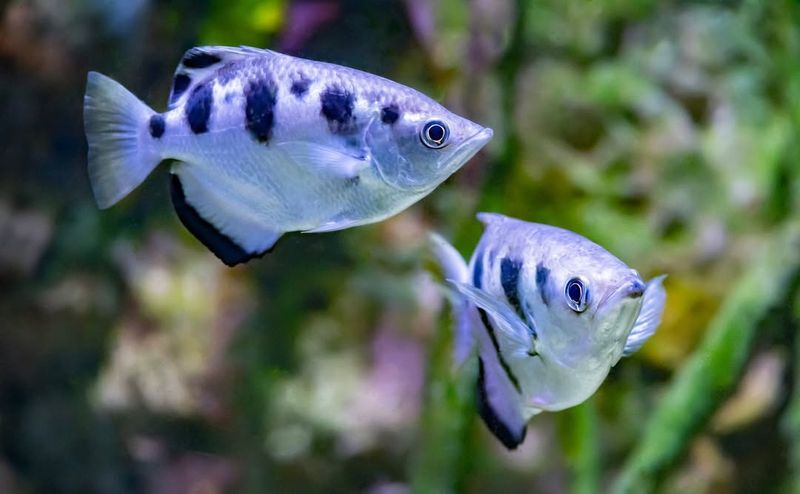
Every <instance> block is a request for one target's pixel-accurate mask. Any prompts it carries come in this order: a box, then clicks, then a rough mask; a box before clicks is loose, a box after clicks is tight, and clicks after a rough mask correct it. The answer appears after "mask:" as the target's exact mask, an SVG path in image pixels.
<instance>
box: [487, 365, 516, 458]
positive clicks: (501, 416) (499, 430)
mask: <svg viewBox="0 0 800 494" xmlns="http://www.w3.org/2000/svg"><path fill="white" fill-rule="evenodd" d="M493 365H494V366H495V367H496V363H492V362H484V360H483V358H479V359H478V389H477V401H478V403H477V404H478V414H479V415H480V416H481V418H482V419H483V422H484V423H485V424H486V427H487V428H488V429H489V430H490V431H491V433H492V434H494V436H495V437H496V438H497V439H499V440H500V442H501V443H503V446H505V447H506V448H508V449H516V448H517V446H519V445H520V444H522V442H523V441H524V440H525V435H526V433H527V423H526V422H527V421H526V420H525V418H524V417H523V416H522V411H521V410H520V408H519V397H518V395H517V394H515V391H514V389H513V388H512V387H511V386H510V384H509V383H507V382H506V381H504V377H503V376H501V375H500V374H499V372H497V369H494V372H493V367H492V366H493Z"/></svg>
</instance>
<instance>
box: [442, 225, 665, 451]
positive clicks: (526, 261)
mask: <svg viewBox="0 0 800 494" xmlns="http://www.w3.org/2000/svg"><path fill="white" fill-rule="evenodd" d="M478 217H479V219H480V220H481V221H483V222H484V223H485V224H486V230H485V232H484V234H483V236H482V238H481V240H480V242H479V244H478V246H477V247H476V249H475V252H474V254H473V256H472V258H471V260H470V263H469V265H468V266H467V265H466V263H465V262H464V260H463V258H461V256H460V255H459V254H458V253H457V252H456V251H455V249H453V248H452V247H451V246H450V245H449V244H447V243H446V241H444V240H443V239H442V238H441V237H438V236H435V237H434V247H435V248H434V250H435V253H436V254H437V257H438V259H439V261H440V263H441V264H442V266H443V268H444V271H445V276H446V277H448V278H449V279H450V282H451V283H452V285H453V287H454V288H455V297H454V298H455V310H456V312H457V320H458V326H459V328H458V334H457V338H456V344H457V345H458V348H457V352H458V354H459V356H460V357H459V358H464V357H465V356H466V355H467V354H468V353H469V351H470V347H471V345H472V342H475V344H477V349H478V358H479V376H478V396H479V412H480V414H481V417H482V418H483V419H484V421H485V422H486V424H487V426H488V427H489V429H490V430H491V431H492V432H493V433H494V434H495V436H497V438H498V439H499V440H500V441H501V442H502V443H503V444H504V445H506V446H507V447H508V448H515V447H516V446H517V445H519V444H520V443H521V442H522V441H523V440H524V438H525V430H526V427H525V425H526V423H527V421H528V420H529V419H530V418H531V417H532V416H533V415H535V414H537V413H539V412H541V411H544V410H548V411H556V410H562V409H564V408H568V407H571V406H575V405H577V404H579V403H582V402H583V401H585V400H586V399H587V398H589V397H590V396H591V395H592V394H593V393H594V392H595V391H596V390H597V388H598V387H599V386H600V384H601V383H602V382H603V380H604V379H605V378H606V376H607V375H608V372H609V370H610V369H611V367H612V366H614V365H615V364H616V363H617V362H618V361H619V359H620V358H621V357H622V356H624V355H629V354H631V353H633V352H635V351H636V350H638V349H639V348H640V347H641V345H643V344H644V342H645V341H646V340H647V339H648V338H649V337H650V336H651V335H652V334H653V333H654V332H655V330H656V328H657V327H658V325H659V324H660V321H661V314H662V312H663V308H664V303H665V300H666V293H665V291H664V288H663V286H662V284H661V282H662V280H663V276H659V277H656V278H654V279H652V280H650V281H649V282H648V283H645V282H644V281H643V280H642V279H641V277H640V276H639V274H638V273H637V272H636V271H635V270H633V269H631V268H630V267H628V266H627V265H626V264H625V263H623V262H622V261H620V260H619V259H617V258H616V257H614V256H613V255H612V254H610V253H609V252H608V251H606V250H605V249H603V248H602V247H600V246H599V245H597V244H595V243H593V242H591V241H589V240H588V239H586V238H584V237H581V236H580V235H577V234H575V233H573V232H570V231H567V230H563V229H561V228H556V227H553V226H548V225H541V224H536V223H528V222H524V221H520V220H515V219H512V218H508V217H505V216H502V215H498V214H487V213H482V214H479V215H478Z"/></svg>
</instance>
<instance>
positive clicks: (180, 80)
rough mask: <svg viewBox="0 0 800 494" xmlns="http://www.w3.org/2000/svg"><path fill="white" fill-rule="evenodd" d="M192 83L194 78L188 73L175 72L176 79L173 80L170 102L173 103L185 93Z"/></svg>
mask: <svg viewBox="0 0 800 494" xmlns="http://www.w3.org/2000/svg"><path fill="white" fill-rule="evenodd" d="M191 84H192V78H191V77H189V76H188V75H186V74H175V79H173V80H172V94H171V95H170V97H169V104H170V105H173V104H175V102H176V101H178V98H180V97H181V95H182V94H183V93H185V92H186V90H187V89H189V86H190V85H191Z"/></svg>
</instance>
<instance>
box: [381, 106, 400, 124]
mask: <svg viewBox="0 0 800 494" xmlns="http://www.w3.org/2000/svg"><path fill="white" fill-rule="evenodd" d="M399 118H400V109H399V108H398V107H397V105H395V104H394V103H392V104H390V105H386V106H384V107H383V108H382V109H381V122H383V123H385V124H389V125H391V124H393V123H395V122H397V119H399Z"/></svg>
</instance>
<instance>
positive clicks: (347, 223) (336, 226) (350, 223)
mask: <svg viewBox="0 0 800 494" xmlns="http://www.w3.org/2000/svg"><path fill="white" fill-rule="evenodd" d="M360 224H361V222H360V221H358V220H353V219H350V218H342V219H337V220H333V221H329V222H327V223H323V224H321V225H320V226H318V227H316V228H311V229H309V230H303V233H325V232H335V231H337V230H344V229H345V228H351V227H354V226H358V225H360Z"/></svg>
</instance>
